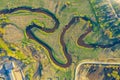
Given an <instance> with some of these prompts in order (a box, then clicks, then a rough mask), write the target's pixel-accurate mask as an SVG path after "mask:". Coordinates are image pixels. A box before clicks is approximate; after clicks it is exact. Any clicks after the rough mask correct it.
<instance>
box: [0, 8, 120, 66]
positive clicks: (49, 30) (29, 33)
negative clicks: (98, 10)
mask: <svg viewBox="0 0 120 80" xmlns="http://www.w3.org/2000/svg"><path fill="white" fill-rule="evenodd" d="M19 10H27V11H30V12H36V13H43V14H46V15H48V16H49V17H51V18H52V19H53V20H54V22H55V25H54V26H53V28H44V27H42V26H38V25H36V24H35V23H32V24H30V25H29V26H26V34H27V36H28V37H29V38H30V39H33V40H35V41H37V42H38V43H39V44H41V45H42V46H43V47H45V48H46V49H47V51H48V52H49V57H50V59H51V60H52V61H53V62H54V64H56V65H58V66H60V67H64V68H66V67H69V66H70V65H71V63H72V58H71V55H70V54H69V53H68V51H67V47H66V44H65V42H64V35H65V33H66V31H67V30H68V29H69V28H70V27H71V25H73V24H74V23H76V22H77V21H79V20H80V19H83V20H85V21H90V22H91V23H92V24H95V22H93V21H92V20H91V19H89V18H87V17H80V16H76V17H73V18H72V19H71V20H70V21H69V23H68V24H67V25H65V27H64V29H63V31H62V32H61V35H60V43H61V46H62V50H63V52H64V55H65V57H66V59H67V62H66V63H65V64H62V63H60V62H58V61H57V60H56V59H55V58H54V56H53V54H52V51H53V50H52V48H51V47H50V46H49V45H48V44H46V43H45V42H44V41H42V40H40V39H39V38H38V37H37V36H36V35H35V34H34V33H33V32H32V29H33V28H38V29H40V30H42V31H44V32H46V33H53V32H54V31H55V30H56V29H58V27H59V24H60V22H59V20H58V19H57V18H56V16H55V15H54V14H53V13H51V12H50V11H49V10H47V9H44V8H36V9H33V8H31V7H25V6H23V7H17V8H12V9H4V10H1V11H0V14H11V13H13V12H15V11H19ZM91 31H92V27H88V29H87V30H86V31H85V33H83V34H82V35H81V36H80V37H79V39H78V41H77V43H78V45H79V46H83V47H86V48H94V47H100V48H110V47H112V46H114V45H116V44H118V43H120V40H118V41H116V42H114V43H113V44H106V45H102V44H101V45H98V44H95V43H94V44H87V43H85V42H84V40H83V39H84V38H85V37H86V36H87V35H88V34H89V33H90V32H91Z"/></svg>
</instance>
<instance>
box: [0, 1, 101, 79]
mask: <svg viewBox="0 0 120 80" xmlns="http://www.w3.org/2000/svg"><path fill="white" fill-rule="evenodd" d="M69 1H70V3H71V4H70V6H68V7H67V8H66V9H65V10H63V12H62V13H61V14H58V13H56V16H57V18H58V19H59V21H60V26H59V28H58V29H57V30H56V31H55V32H54V33H50V34H47V33H44V32H43V31H41V30H36V31H34V33H35V34H36V36H38V38H40V39H41V40H43V41H44V42H46V43H47V44H48V45H49V46H50V47H52V48H53V49H54V54H53V55H54V57H55V58H56V59H57V60H58V61H59V62H61V63H65V61H66V59H65V57H64V53H63V51H62V47H61V44H60V40H59V39H60V34H61V32H62V31H63V28H64V27H65V25H67V24H68V22H69V21H70V20H71V18H72V17H73V16H74V15H76V14H77V15H87V16H90V17H94V14H93V13H92V11H91V8H90V5H89V2H88V0H84V1H83V0H69ZM49 2H50V0H20V1H19V0H12V1H10V0H1V2H0V9H4V8H13V7H17V6H32V7H33V8H38V7H43V8H47V9H48V10H50V11H51V12H53V13H54V9H55V5H56V3H57V1H55V0H51V2H50V3H51V4H50V3H49ZM65 2H66V0H61V1H60V5H59V8H58V10H60V8H61V7H62V6H63V5H64V4H65ZM24 12H25V15H24ZM41 16H44V18H47V19H50V18H48V17H46V16H45V15H43V14H37V13H29V12H26V11H20V12H19V11H18V12H16V13H14V14H11V15H8V17H9V18H10V21H11V22H12V23H16V24H17V25H18V27H20V28H21V29H23V31H25V28H26V26H27V25H29V24H31V21H32V20H34V19H38V20H41V21H42V19H40V18H43V17H41ZM50 20H51V19H50ZM41 21H40V23H41ZM46 21H47V20H46V19H45V20H44V22H46ZM37 23H39V22H37ZM85 24H86V22H84V21H82V20H81V22H80V23H79V24H77V25H76V26H72V27H71V28H70V29H69V30H68V31H67V33H66V34H65V38H64V40H65V43H66V45H67V48H68V51H69V53H70V54H71V55H72V58H73V61H74V62H79V61H81V60H84V59H88V58H89V59H94V58H96V57H98V54H99V52H101V49H95V50H94V49H86V48H84V47H79V46H78V45H77V44H76V40H77V39H78V37H79V36H80V35H81V34H82V33H84V31H85V29H86V28H85V29H82V28H83V26H84V25H85ZM40 25H41V24H40ZM45 25H49V24H47V23H46V24H45ZM50 25H51V26H46V27H49V28H51V27H53V24H50ZM89 38H90V37H89ZM89 38H88V39H87V40H88V41H89V40H90V39H89ZM25 41H26V42H27V40H26V38H25ZM0 42H1V41H0ZM23 42H24V40H23ZM31 42H32V41H31ZM33 43H34V41H33ZM1 45H4V44H1ZM35 45H40V44H38V43H37V42H35ZM40 46H41V45H40ZM3 47H4V46H3ZM44 50H45V49H44ZM44 53H46V54H47V56H48V57H47V58H48V59H49V55H48V52H47V50H45V51H44ZM18 54H20V55H19V56H20V57H21V56H22V55H21V53H19V52H18ZM74 56H77V57H78V58H77V59H76V60H74V59H75V57H74ZM23 57H24V56H23ZM44 60H45V59H44ZM49 62H51V63H52V61H51V60H50V59H49V60H48V63H49ZM43 64H46V63H43ZM52 64H53V63H52ZM53 65H54V64H53ZM54 66H55V67H53V66H50V68H53V69H59V67H57V66H56V65H54ZM67 69H68V71H65V70H67ZM67 69H65V70H63V69H60V70H61V72H60V73H58V74H55V75H57V76H60V79H61V80H63V79H64V77H66V79H71V78H72V77H71V76H72V75H71V74H72V73H71V72H74V69H72V71H71V67H69V68H67ZM51 71H52V70H50V71H49V72H48V73H47V74H46V75H47V76H48V77H49V75H50V73H51ZM53 73H54V71H53ZM44 75H45V74H44ZM55 75H54V76H55ZM50 77H53V76H50ZM46 79H47V77H46ZM43 80H45V79H43ZM73 80H74V79H73Z"/></svg>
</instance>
